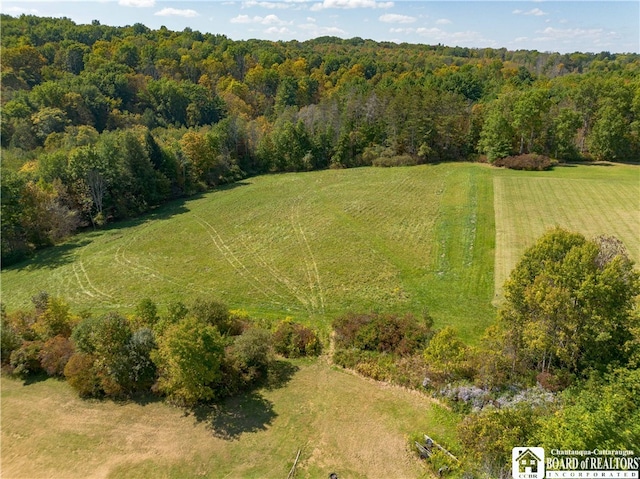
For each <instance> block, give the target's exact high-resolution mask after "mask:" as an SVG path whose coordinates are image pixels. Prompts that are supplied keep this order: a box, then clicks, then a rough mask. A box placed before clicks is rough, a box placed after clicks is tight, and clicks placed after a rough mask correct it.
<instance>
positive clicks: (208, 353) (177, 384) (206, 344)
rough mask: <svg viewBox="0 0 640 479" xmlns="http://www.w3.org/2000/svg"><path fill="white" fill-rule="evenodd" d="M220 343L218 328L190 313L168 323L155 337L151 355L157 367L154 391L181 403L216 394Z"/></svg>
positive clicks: (195, 402)
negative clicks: (158, 336)
mask: <svg viewBox="0 0 640 479" xmlns="http://www.w3.org/2000/svg"><path fill="white" fill-rule="evenodd" d="M223 355H224V343H223V340H222V337H221V336H220V333H219V332H218V330H217V329H216V328H215V327H214V326H212V325H210V324H207V323H205V322H203V321H201V320H198V319H196V318H194V317H186V318H185V319H184V320H182V321H181V322H179V323H177V324H174V325H172V326H170V327H169V328H168V329H167V330H166V331H165V332H164V334H163V335H162V336H161V337H160V338H159V339H158V349H157V350H155V351H153V352H152V355H151V357H152V359H153V361H154V363H155V364H156V365H157V367H158V372H159V379H158V384H157V388H158V391H160V392H162V393H163V394H166V395H167V397H168V399H169V400H170V401H173V402H175V403H177V404H181V405H184V406H194V405H195V404H197V403H199V402H204V401H208V400H211V399H214V398H215V397H216V390H215V389H214V385H215V382H216V380H217V379H218V378H219V377H220V374H221V371H220V366H221V363H222V359H223Z"/></svg>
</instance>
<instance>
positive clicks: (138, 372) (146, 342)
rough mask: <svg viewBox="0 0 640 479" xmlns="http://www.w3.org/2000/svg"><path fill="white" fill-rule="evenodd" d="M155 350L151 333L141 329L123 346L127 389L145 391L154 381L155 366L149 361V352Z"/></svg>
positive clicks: (155, 346)
mask: <svg viewBox="0 0 640 479" xmlns="http://www.w3.org/2000/svg"><path fill="white" fill-rule="evenodd" d="M156 348H157V345H156V340H155V336H154V334H153V331H151V330H150V329H148V328H142V329H139V330H138V331H136V332H135V333H133V334H132V335H131V338H130V339H129V341H128V343H127V344H126V346H125V355H126V359H125V361H126V364H127V365H128V368H127V370H128V381H127V389H128V390H129V391H145V390H148V389H150V388H151V386H152V385H153V383H154V382H155V380H156V365H155V364H154V363H153V361H152V360H151V351H153V350H154V349H156Z"/></svg>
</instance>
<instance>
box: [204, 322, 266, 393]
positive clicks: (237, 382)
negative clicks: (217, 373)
mask: <svg viewBox="0 0 640 479" xmlns="http://www.w3.org/2000/svg"><path fill="white" fill-rule="evenodd" d="M271 343H272V341H271V333H270V332H269V331H267V330H265V329H261V328H251V329H248V330H246V331H245V332H244V333H243V334H242V335H240V336H237V337H236V338H235V340H234V342H233V344H232V345H231V346H229V347H228V348H227V350H226V354H225V357H224V360H223V363H222V367H221V370H222V375H221V377H220V379H219V381H218V385H217V387H216V388H217V390H218V391H221V392H222V395H224V396H231V395H233V394H237V393H239V392H240V391H242V390H247V389H250V388H252V387H254V386H256V385H258V384H259V383H261V382H262V381H263V380H265V379H266V378H267V376H268V373H269V366H270V364H271V363H272V354H273V353H272V351H273V348H272V344H271Z"/></svg>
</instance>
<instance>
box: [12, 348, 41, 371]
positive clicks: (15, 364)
mask: <svg viewBox="0 0 640 479" xmlns="http://www.w3.org/2000/svg"><path fill="white" fill-rule="evenodd" d="M42 345H43V343H42V341H24V342H23V343H22V344H21V345H20V347H19V348H17V349H14V350H13V351H12V352H11V357H10V358H9V364H10V365H11V369H12V372H13V374H15V375H16V376H19V377H22V378H26V377H27V376H29V375H31V374H37V373H39V372H42V366H41V365H40V357H39V356H40V351H41V350H42Z"/></svg>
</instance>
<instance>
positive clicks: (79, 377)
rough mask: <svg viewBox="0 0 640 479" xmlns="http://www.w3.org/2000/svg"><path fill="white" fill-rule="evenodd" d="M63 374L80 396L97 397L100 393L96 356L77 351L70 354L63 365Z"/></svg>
mask: <svg viewBox="0 0 640 479" xmlns="http://www.w3.org/2000/svg"><path fill="white" fill-rule="evenodd" d="M64 376H65V378H67V382H68V383H69V385H70V386H71V387H72V388H73V389H75V390H76V391H77V393H78V394H79V395H80V397H83V398H88V397H97V396H100V395H101V394H102V387H101V380H100V376H99V374H98V369H97V367H96V358H95V357H94V356H93V355H91V354H86V353H82V352H79V353H76V354H74V355H73V356H71V357H70V358H69V361H68V362H67V364H66V365H65V367H64Z"/></svg>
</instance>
